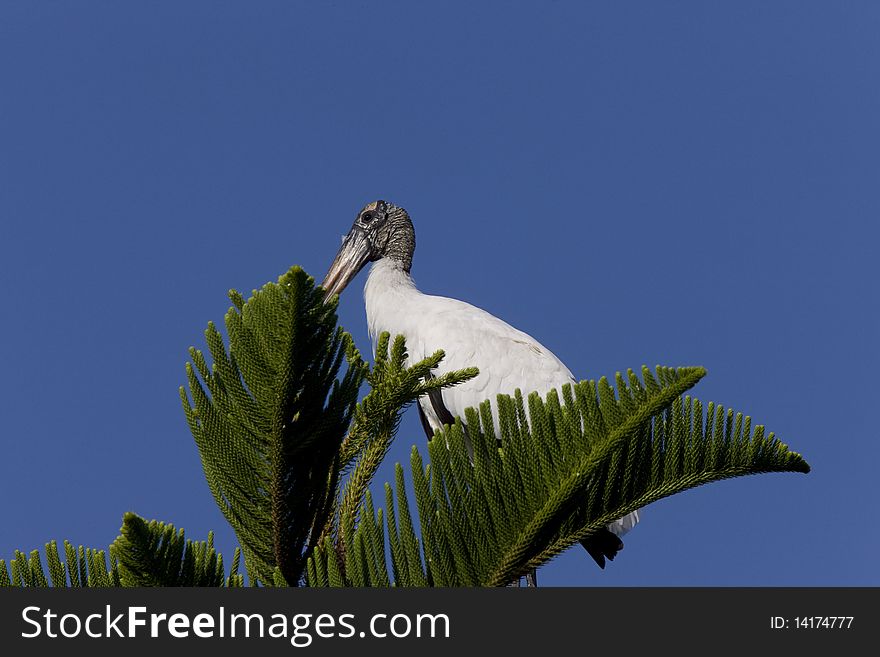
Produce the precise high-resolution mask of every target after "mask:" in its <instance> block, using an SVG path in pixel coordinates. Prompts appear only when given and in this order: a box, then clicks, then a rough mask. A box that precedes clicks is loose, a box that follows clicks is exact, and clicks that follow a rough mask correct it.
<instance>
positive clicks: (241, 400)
mask: <svg viewBox="0 0 880 657" xmlns="http://www.w3.org/2000/svg"><path fill="white" fill-rule="evenodd" d="M230 299H231V300H232V302H233V306H234V307H233V308H230V310H229V312H228V313H227V314H226V318H225V322H226V330H227V333H228V336H229V350H228V352H227V350H226V348H225V347H224V344H223V338H222V336H221V335H220V333H219V331H218V330H217V329H216V327H215V326H214V325H213V324H209V325H208V329H207V331H206V332H205V336H206V340H207V343H208V347H209V349H210V352H211V358H212V360H213V363H212V364H211V366H210V367H209V366H208V363H207V361H206V359H205V357H204V355H203V354H202V352H201V351H199V350H197V349H191V350H190V356H191V358H192V362H191V363H188V364H187V368H186V371H187V381H188V391H189V396H187V394H186V391H185V390H184V389H183V387H181V389H180V396H181V400H182V402H183V408H184V412H185V413H186V418H187V421H188V423H189V426H190V430H191V432H192V434H193V437H194V438H195V442H196V445H197V446H198V448H199V453H200V455H201V458H202V466H203V469H204V472H205V478H206V479H207V481H208V486H209V488H210V490H211V493H212V494H213V496H214V500H215V501H216V503H217V505H218V506H219V507H220V510H221V511H222V512H223V514H224V516H225V517H226V519H227V520H228V521H229V523H230V524H231V525H232V527H233V529H234V530H235V532H236V534H237V535H238V539H239V542H240V543H241V546H242V550H243V554H244V558H245V568H246V570H247V572H248V573H249V575H250V576H251V577H252V578H255V579H256V580H258V581H260V582H263V583H265V584H273V583H274V582H275V581H276V580H277V577H276V575H275V569H276V568H278V569H279V570H280V573H281V576H282V578H283V580H284V581H287V582H289V583H291V584H296V583H298V582H299V581H300V579H301V578H302V576H303V569H304V567H305V563H306V558H307V556H308V554H309V552H310V551H311V550H312V549H313V548H314V546H315V544H316V543H317V542H318V540H319V537H320V536H321V535H322V534H323V529H324V528H325V526H326V525H327V523H328V522H329V519H330V516H331V513H332V509H333V503H334V500H335V495H336V492H337V477H338V475H339V471H340V468H339V448H340V445H341V443H342V440H343V438H344V437H345V435H346V430H347V428H348V426H349V423H350V421H351V417H352V414H353V412H354V408H355V403H356V401H357V393H358V389H359V387H360V384H361V381H362V380H363V378H364V376H365V374H366V365H365V364H364V363H363V361H362V360H361V359H360V356H359V354H358V353H357V350H356V349H354V347H353V345H352V342H351V338H350V337H349V336H348V334H346V333H344V332H343V331H342V329H339V328H337V327H336V315H335V302H331V303H327V304H325V303H324V299H323V291H322V290H321V289H320V288H316V287H315V285H314V281H313V280H312V279H311V278H310V277H309V276H307V275H306V274H305V272H303V271H302V269H300V268H299V267H293V268H291V269H290V271H288V272H287V273H286V274H284V275H283V276H281V277H280V278H279V279H278V282H277V283H268V284H266V285H265V286H263V288H262V289H261V290H255V291H254V292H253V294H252V296H251V297H250V298H249V299H248V300H247V301H245V300H244V298H243V297H242V295H240V294H239V293H238V292H235V291H232V292H230ZM346 355H347V356H348V368H347V371H346V372H345V374H344V375H343V376H342V377H340V378H337V375H338V373H339V370H340V367H341V365H342V361H343V359H344V357H345V356H346Z"/></svg>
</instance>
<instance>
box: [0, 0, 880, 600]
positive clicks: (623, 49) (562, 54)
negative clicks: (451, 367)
mask: <svg viewBox="0 0 880 657" xmlns="http://www.w3.org/2000/svg"><path fill="white" fill-rule="evenodd" d="M412 5H418V6H412ZM878 30H880V8H878V6H877V5H876V4H874V3H846V4H845V5H841V4H840V3H811V2H774V3H762V2H737V3H724V4H723V5H722V4H721V3H702V2H690V3H687V2H681V3H653V2H641V3H625V4H624V3H586V2H533V3H508V2H504V3H501V2H497V3H490V2H485V3H443V6H442V7H441V6H439V3H435V4H434V5H432V6H430V7H428V6H427V5H426V4H425V3H407V2H378V3H366V2H336V3H306V2H263V3H231V2H211V3H208V2H190V3H172V2H155V3H137V4H135V3H117V2H91V3H78V4H77V5H76V6H74V5H73V4H71V3H61V2H46V3H30V2H4V3H3V4H2V5H0V89H2V90H3V91H2V94H0V221H2V238H0V281H2V285H3V296H4V299H3V304H2V311H0V312H2V315H0V318H2V321H0V363H2V372H3V376H2V378H0V416H2V418H3V421H2V428H0V436H2V438H0V440H2V442H0V445H2V455H3V456H2V459H0V494H2V497H3V499H4V500H5V504H4V513H3V523H2V525H3V528H2V530H0V556H2V557H5V558H8V557H9V556H10V555H11V553H12V551H13V549H15V548H20V549H25V550H30V549H32V548H34V547H40V546H42V545H43V543H45V542H46V541H47V540H49V539H53V538H54V539H59V540H60V539H64V538H67V539H70V540H71V541H73V542H75V543H81V544H85V545H92V546H106V545H107V544H108V543H109V542H111V541H112V540H113V538H114V537H115V536H116V535H117V533H118V528H119V525H120V523H121V518H122V514H123V513H124V512H125V511H128V510H132V511H135V512H137V513H139V514H141V515H143V516H146V517H148V518H158V519H161V520H165V521H168V522H173V523H174V524H175V525H177V526H179V527H183V528H185V529H186V531H187V535H188V536H190V537H193V538H203V537H204V536H205V535H206V533H207V532H208V530H209V529H213V530H215V531H216V533H217V543H218V545H219V546H220V548H221V549H222V550H223V551H224V552H225V553H226V554H227V555H231V550H232V546H234V545H235V539H234V535H233V534H232V532H231V530H229V529H228V527H227V526H226V524H225V522H224V520H223V518H222V516H221V515H220V513H219V511H217V510H216V508H215V506H214V503H213V501H212V499H211V496H210V493H209V491H208V488H207V486H206V485H205V482H204V478H203V475H202V472H201V467H200V462H199V458H198V454H197V450H196V448H195V445H194V443H193V441H192V439H191V437H190V434H189V432H188V430H187V427H186V424H185V422H184V418H183V413H182V411H181V409H180V403H179V400H178V398H177V387H178V386H179V385H180V384H181V383H183V381H184V363H185V361H186V360H187V358H188V357H187V353H186V350H187V347H189V346H190V345H196V346H204V345H203V337H202V331H203V329H204V328H205V326H206V324H207V322H208V321H209V320H214V321H218V322H219V321H221V320H222V317H223V314H224V313H225V311H226V309H227V308H228V306H229V302H228V300H227V298H226V291H227V290H228V289H229V288H236V289H239V290H241V291H243V292H245V293H247V292H248V291H250V290H251V289H253V288H255V287H259V286H260V285H262V284H263V283H265V282H266V281H269V280H275V279H276V278H277V277H278V276H279V275H280V274H281V273H283V272H284V271H286V270H287V268H288V267H290V266H291V265H293V264H300V265H302V266H303V267H304V268H305V269H306V270H307V271H308V272H310V273H312V274H313V275H315V276H316V277H320V276H322V275H323V274H324V272H325V270H326V268H327V266H328V265H329V263H330V260H331V259H332V257H333V255H334V254H335V251H336V248H337V247H338V245H339V236H340V235H341V234H342V233H344V232H345V231H347V229H348V227H349V225H350V223H351V221H352V220H353V218H354V216H355V213H356V212H357V210H358V209H359V208H360V207H361V206H362V205H363V204H364V203H366V202H367V201H370V200H373V199H375V198H386V199H388V200H391V201H394V202H395V203H397V204H399V205H403V206H404V207H406V208H407V209H408V210H409V211H410V214H411V216H412V218H413V221H414V223H415V227H416V232H417V237H418V249H417V251H416V257H415V264H414V267H413V274H414V277H415V279H416V281H417V283H418V284H419V285H420V287H421V288H422V289H423V290H424V291H426V292H430V293H434V294H444V295H447V296H453V297H457V298H461V299H465V300H467V301H469V302H471V303H474V304H475V305H478V306H481V307H483V308H485V309H487V310H489V311H490V312H493V313H495V314H496V315H498V316H500V317H502V318H504V319H505V320H506V321H508V322H510V323H511V324H513V325H514V326H517V327H518V328H521V329H523V330H525V331H526V332H528V333H530V334H531V335H533V336H535V337H536V338H538V339H539V340H540V341H541V342H542V343H544V344H545V345H546V346H548V347H549V348H550V349H552V350H553V351H554V352H555V353H556V354H557V355H558V356H559V357H560V358H562V360H564V361H565V362H566V363H567V364H568V366H569V367H570V368H571V369H572V371H574V372H575V373H576V375H577V376H578V377H580V378H597V377H598V376H601V375H612V374H613V373H614V372H615V371H618V370H623V369H626V368H628V367H633V368H637V367H639V366H640V365H642V364H648V365H651V366H653V365H654V364H664V365H671V366H676V365H703V366H705V367H706V368H708V370H709V375H708V377H707V378H706V379H704V381H703V382H701V383H700V384H699V385H698V387H697V388H696V389H695V390H694V394H695V395H696V396H698V397H700V398H701V399H703V400H704V401H709V400H713V401H716V402H719V403H722V404H724V405H726V406H730V407H733V408H734V409H736V410H738V411H743V412H745V413H748V414H750V415H751V416H752V417H753V418H754V420H755V421H757V422H760V423H763V424H765V425H766V426H767V428H768V430H772V431H775V432H776V433H777V435H778V436H779V437H780V438H781V439H782V440H783V441H785V442H787V443H788V444H789V445H790V446H791V447H792V449H795V450H796V451H799V452H801V453H802V454H803V455H804V456H805V457H806V458H807V460H808V461H809V462H810V464H811V465H812V467H813V472H812V473H811V474H809V475H806V476H803V475H794V474H788V475H781V474H772V475H761V476H756V477H748V478H741V479H735V480H731V481H725V482H722V483H717V484H712V485H709V486H705V487H702V488H699V489H696V490H692V491H689V492H686V493H684V494H682V495H678V496H675V497H672V498H669V499H666V500H663V501H661V502H659V503H657V504H655V505H652V506H651V507H650V508H648V509H646V511H645V513H644V515H643V521H642V523H641V524H640V525H639V526H638V527H637V528H636V530H634V531H633V532H632V533H631V534H630V535H629V536H628V537H627V540H626V549H625V550H624V552H623V553H621V555H620V557H619V558H618V559H617V560H616V561H615V562H614V563H613V564H611V565H610V566H609V567H608V568H607V569H606V570H605V571H600V570H599V569H598V568H596V567H595V565H594V564H593V563H592V561H591V560H590V559H589V558H588V557H587V556H586V555H585V554H584V553H583V552H582V551H581V550H580V549H579V548H578V549H577V550H572V551H570V552H569V553H566V554H565V555H563V556H562V557H560V558H558V559H557V560H555V561H554V562H552V563H551V564H549V565H548V566H546V567H545V568H543V569H542V571H541V574H540V582H541V583H542V584H547V585H585V586H598V585H608V586H617V585H673V586H675V585H697V586H702V585H730V586H736V585H757V586H763V585H878V584H880V576H878V568H877V565H876V555H877V553H878V548H880V529H878V524H877V512H876V508H877V502H878V495H877V484H876V481H877V462H878V456H880V449H878V440H877V439H878V435H877V424H876V419H875V418H876V407H877V391H876V386H877V383H876V380H875V376H876V372H877V371H878V365H880V359H878V347H877V335H878V330H880V306H878V295H877V289H876V286H877V281H878V280H880V277H878V273H880V272H878V266H877V264H876V263H877V258H876V255H875V251H876V245H877V243H878V237H880V236H878V229H877V221H878V217H880V198H878V189H880V185H878V183H880V160H878V155H877V153H878V152H880V122H878V120H877V117H878V116H880V86H878V85H877V80H878V79H880V41H878V39H877V34H878ZM364 278H365V275H364V274H362V275H361V277H359V278H358V279H356V281H355V282H354V283H353V285H352V287H351V288H350V289H349V290H348V291H347V292H346V294H345V295H344V296H343V299H342V302H341V307H340V321H341V323H342V325H343V326H345V327H346V328H347V329H349V330H350V331H351V332H352V333H353V335H354V337H355V339H356V341H357V342H358V344H359V346H360V347H361V348H362V350H363V351H365V352H367V351H368V350H369V341H368V338H367V334H366V323H365V319H364V308H363V299H362V296H361V294H360V289H361V288H362V285H363V281H364ZM413 444H417V445H420V446H422V445H423V444H424V438H423V435H422V433H421V429H420V427H419V424H418V419H417V417H415V415H414V411H413V412H409V413H407V415H406V417H405V419H404V422H403V424H402V427H401V431H400V434H399V436H398V439H397V443H396V444H395V446H394V448H393V450H392V453H391V456H390V459H389V463H388V467H386V468H384V469H383V471H382V472H381V473H380V477H379V480H378V481H377V482H376V487H377V488H378V486H380V485H381V483H382V482H383V481H385V480H386V479H388V478H389V477H390V476H391V469H390V468H391V463H392V462H393V461H394V460H400V461H403V462H404V463H407V462H408V453H409V449H410V447H411V445H413Z"/></svg>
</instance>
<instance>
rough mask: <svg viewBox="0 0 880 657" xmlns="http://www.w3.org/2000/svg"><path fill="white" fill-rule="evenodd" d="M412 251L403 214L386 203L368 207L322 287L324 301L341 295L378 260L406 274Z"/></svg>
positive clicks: (409, 230) (409, 226)
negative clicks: (368, 266) (367, 267)
mask: <svg viewBox="0 0 880 657" xmlns="http://www.w3.org/2000/svg"><path fill="white" fill-rule="evenodd" d="M415 250H416V233H415V231H414V230H413V225H412V221H410V218H409V215H408V214H407V212H406V210H404V209H403V208H399V207H397V206H396V205H393V204H391V203H386V202H385V201H374V202H373V203H368V204H367V205H366V206H364V209H363V210H361V211H360V212H359V213H358V216H357V218H356V219H355V220H354V224H353V225H352V227H351V230H350V231H349V232H348V235H346V236H345V239H344V240H343V241H342V246H341V247H340V248H339V252H338V253H337V254H336V257H335V258H334V259H333V264H331V265H330V269H329V270H328V271H327V275H326V276H325V277H324V282H323V283H321V287H323V288H324V297H325V298H326V299H329V298H330V297H331V296H333V295H334V294H342V291H343V290H344V289H345V286H346V285H348V284H349V283H350V282H351V279H353V278H354V277H355V276H356V275H357V273H358V272H359V271H360V270H361V269H363V267H364V265H366V264H367V263H368V262H375V261H376V260H379V259H381V258H388V259H390V260H393V261H394V262H395V263H397V264H398V265H399V266H400V267H401V269H403V270H404V271H405V272H407V273H409V270H410V268H411V267H412V257H413V252H414V251H415Z"/></svg>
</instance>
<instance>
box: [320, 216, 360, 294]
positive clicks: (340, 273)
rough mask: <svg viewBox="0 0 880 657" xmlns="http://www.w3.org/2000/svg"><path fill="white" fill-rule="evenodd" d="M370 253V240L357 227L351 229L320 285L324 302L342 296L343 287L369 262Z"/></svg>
mask: <svg viewBox="0 0 880 657" xmlns="http://www.w3.org/2000/svg"><path fill="white" fill-rule="evenodd" d="M370 251H371V249H370V240H369V239H368V238H367V235H366V233H364V231H362V230H361V229H360V228H358V227H357V226H355V227H354V228H352V229H351V232H349V234H348V235H346V237H345V239H344V240H343V242H342V246H341V247H339V253H337V254H336V257H335V258H334V259H333V264H332V265H330V269H329V270H328V271H327V275H326V276H325V277H324V282H323V283H321V287H323V288H324V299H325V300H326V299H329V298H330V297H332V296H333V295H334V294H342V291H343V290H344V289H345V286H346V285H348V284H349V282H351V279H352V278H354V277H355V276H357V273H358V272H359V271H360V270H361V268H362V267H363V266H364V265H365V264H367V263H368V262H369V261H370Z"/></svg>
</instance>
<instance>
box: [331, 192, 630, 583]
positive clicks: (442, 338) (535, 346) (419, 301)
mask: <svg viewBox="0 0 880 657" xmlns="http://www.w3.org/2000/svg"><path fill="white" fill-rule="evenodd" d="M415 246H416V240H415V230H414V229H413V225H412V221H411V220H410V218H409V215H408V214H407V212H406V210H404V209H403V208H401V207H397V206H395V205H392V204H391V203H386V202H385V201H375V202H373V203H369V204H368V205H367V206H365V207H364V209H363V210H361V211H360V212H359V213H358V215H357V218H356V219H355V222H354V225H352V227H351V230H350V231H349V233H348V235H347V236H346V237H345V238H344V239H343V242H342V246H341V247H340V249H339V252H338V253H337V254H336V257H335V259H334V260H333V264H332V265H331V266H330V269H329V270H328V272H327V276H326V277H325V278H324V282H323V283H322V284H321V286H322V287H323V288H324V290H325V293H326V295H327V297H328V298H329V297H330V296H331V295H333V294H340V293H341V292H342V291H343V289H345V287H346V286H347V285H348V283H349V282H350V281H351V280H352V279H353V278H354V277H355V276H356V275H357V273H358V272H359V271H360V270H361V269H362V268H363V267H364V265H366V264H367V262H372V263H373V265H372V267H371V268H370V274H369V277H368V278H367V282H366V285H365V286H364V301H365V303H366V308H367V325H368V327H369V331H370V337H371V338H372V340H373V351H374V355H375V347H376V341H377V340H378V337H379V335H380V334H381V333H382V332H383V331H388V333H390V334H391V336H392V337H394V336H395V335H403V336H404V337H405V338H406V347H407V352H408V353H409V358H411V359H412V361H413V362H418V361H419V360H422V359H423V358H425V357H427V356H429V355H431V354H432V353H434V352H435V351H436V350H437V349H443V350H444V352H445V354H446V357H445V358H444V359H443V360H442V361H441V363H440V365H439V366H438V367H437V372H438V374H442V373H443V372H447V371H450V370H457V369H463V368H465V367H477V368H479V371H480V373H479V375H478V376H476V377H475V378H473V379H470V380H469V381H466V382H464V383H461V384H459V385H457V386H453V387H452V388H447V389H445V390H443V391H439V390H435V391H433V394H431V395H430V396H429V395H425V396H424V397H421V398H420V399H419V415H420V418H421V420H422V425H423V427H424V428H425V431H426V433H427V434H428V438H431V437H433V435H434V429H437V428H440V427H442V426H443V424H451V423H452V421H453V418H455V417H462V418H463V417H464V410H465V409H466V408H468V407H474V408H476V407H478V406H479V405H480V403H481V402H483V401H485V400H487V399H488V400H491V401H492V403H493V406H494V402H495V399H496V396H497V395H498V394H502V393H503V394H507V395H513V394H514V391H515V390H516V389H517V388H519V389H520V390H521V391H522V393H523V394H524V395H528V394H529V393H530V392H532V391H536V392H538V393H540V394H541V395H544V394H545V393H546V392H548V391H550V390H552V389H558V388H561V387H562V386H563V385H565V384H566V383H574V382H575V378H574V375H573V374H572V373H571V371H570V370H569V369H568V368H567V367H566V366H565V364H564V363H563V362H562V361H560V360H559V359H558V358H557V357H556V356H555V355H554V354H553V353H552V352H551V351H550V350H549V349H547V348H546V347H545V346H543V345H542V344H541V343H539V342H538V341H537V340H535V339H534V338H533V337H531V336H530V335H528V334H527V333H523V332H522V331H520V330H518V329H515V328H514V327H512V326H510V325H509V324H507V323H506V322H504V321H502V320H500V319H498V318H497V317H495V316H494V315H491V314H490V313H488V312H486V311H485V310H482V309H480V308H477V307H475V306H472V305H470V304H469V303H465V302H464V301H459V300H458V299H449V298H447V297H440V296H433V295H428V294H424V293H422V292H420V291H419V290H418V288H416V286H415V283H414V282H413V279H412V277H411V276H410V268H411V267H412V258H413V253H414V251H415ZM493 412H494V413H495V421H496V423H495V426H496V427H497V426H498V423H497V411H495V410H494V408H493ZM638 521H639V513H638V511H634V512H633V513H630V514H628V515H627V516H625V517H623V518H621V519H619V520H617V521H615V522H613V523H611V524H609V525H608V526H607V530H605V531H603V532H597V533H596V534H593V535H592V536H590V537H588V538H586V539H584V541H582V544H583V546H584V547H585V548H586V550H587V552H589V554H590V556H592V557H593V559H594V560H595V561H596V563H597V564H599V567H600V568H604V567H605V559H606V558H607V559H609V560H613V559H614V557H615V555H616V554H617V553H618V551H620V550H621V549H622V548H623V542H622V541H621V540H620V537H621V536H623V535H624V534H625V533H626V532H628V531H629V530H630V529H632V527H633V526H635V524H636V523H637V522H638Z"/></svg>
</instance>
